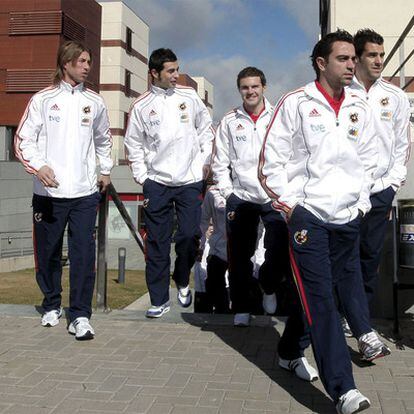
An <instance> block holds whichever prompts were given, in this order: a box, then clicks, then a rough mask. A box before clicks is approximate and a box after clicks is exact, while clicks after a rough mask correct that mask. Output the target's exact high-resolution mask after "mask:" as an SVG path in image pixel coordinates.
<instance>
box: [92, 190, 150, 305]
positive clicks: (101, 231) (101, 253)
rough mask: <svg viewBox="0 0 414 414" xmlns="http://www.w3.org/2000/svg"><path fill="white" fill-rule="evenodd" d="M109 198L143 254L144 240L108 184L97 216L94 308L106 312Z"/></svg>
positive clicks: (115, 192) (114, 191)
mask: <svg viewBox="0 0 414 414" xmlns="http://www.w3.org/2000/svg"><path fill="white" fill-rule="evenodd" d="M109 196H111V198H112V201H113V202H114V204H115V206H116V208H117V209H118V211H119V213H120V215H121V217H122V219H123V220H124V222H125V224H126V225H127V226H128V229H129V231H130V232H131V234H132V236H133V237H134V240H135V241H136V242H137V244H138V246H139V248H140V249H141V251H142V252H143V253H144V250H145V248H144V240H143V238H142V236H141V235H140V234H139V232H138V230H137V229H136V228H135V225H134V222H133V221H132V219H131V216H130V215H129V213H128V211H127V209H126V208H125V206H124V203H123V202H122V200H121V199H120V197H119V195H118V193H117V191H116V190H115V187H114V186H113V184H112V183H111V184H109V186H108V188H107V191H106V192H105V194H104V195H103V197H102V199H101V202H100V205H99V216H98V234H97V241H98V263H97V274H96V307H97V309H98V310H101V311H106V310H107V309H108V306H107V282H108V267H107V250H106V247H107V244H108V243H107V242H108V225H107V224H108V211H109Z"/></svg>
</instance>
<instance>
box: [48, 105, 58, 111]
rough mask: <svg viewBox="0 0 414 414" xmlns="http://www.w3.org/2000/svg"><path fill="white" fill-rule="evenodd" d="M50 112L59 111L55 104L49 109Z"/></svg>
mask: <svg viewBox="0 0 414 414" xmlns="http://www.w3.org/2000/svg"><path fill="white" fill-rule="evenodd" d="M50 110H51V111H60V108H59V107H58V106H57V104H54V105H53V106H52V107H51V108H50Z"/></svg>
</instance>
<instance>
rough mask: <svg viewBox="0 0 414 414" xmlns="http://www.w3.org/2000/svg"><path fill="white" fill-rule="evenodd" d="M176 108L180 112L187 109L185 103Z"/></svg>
mask: <svg viewBox="0 0 414 414" xmlns="http://www.w3.org/2000/svg"><path fill="white" fill-rule="evenodd" d="M178 107H179V108H180V109H181V111H185V110H186V109H187V105H186V104H185V102H183V103H181V104H180V105H179V106H178Z"/></svg>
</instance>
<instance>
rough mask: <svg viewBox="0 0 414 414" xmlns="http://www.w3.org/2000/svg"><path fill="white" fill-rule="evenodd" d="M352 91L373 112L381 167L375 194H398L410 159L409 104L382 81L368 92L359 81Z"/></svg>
mask: <svg viewBox="0 0 414 414" xmlns="http://www.w3.org/2000/svg"><path fill="white" fill-rule="evenodd" d="M349 89H350V90H351V91H352V92H354V93H356V94H358V95H360V96H361V97H362V98H363V99H365V100H366V101H367V102H368V104H369V106H370V107H371V109H372V113H373V117H374V123H375V132H376V136H377V143H378V147H377V151H378V167H377V170H376V171H375V174H374V179H375V182H374V186H373V188H372V190H371V192H372V193H378V192H380V191H382V190H385V189H386V188H388V187H390V186H392V188H393V189H394V190H395V191H397V190H398V189H399V188H400V187H401V185H403V184H404V181H405V178H406V176H407V167H406V164H407V162H408V158H409V155H410V147H411V142H410V127H409V119H410V103H409V101H408V98H407V95H406V94H405V93H404V91H402V90H401V89H400V88H398V87H397V86H395V85H392V84H391V83H389V82H387V81H385V80H384V79H382V78H379V79H377V80H376V81H375V83H374V84H373V85H372V86H371V87H370V89H369V91H368V92H367V91H366V89H365V87H364V86H363V85H362V84H361V83H359V82H358V80H357V79H356V78H354V81H353V82H352V84H351V85H350V86H349Z"/></svg>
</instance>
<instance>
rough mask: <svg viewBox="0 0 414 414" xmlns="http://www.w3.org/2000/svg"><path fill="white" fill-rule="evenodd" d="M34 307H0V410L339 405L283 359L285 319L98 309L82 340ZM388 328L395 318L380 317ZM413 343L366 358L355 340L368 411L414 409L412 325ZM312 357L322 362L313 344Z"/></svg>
mask: <svg viewBox="0 0 414 414" xmlns="http://www.w3.org/2000/svg"><path fill="white" fill-rule="evenodd" d="M39 322H40V318H39V315H38V314H37V312H36V310H35V309H34V308H33V307H31V306H13V305H0V413H15V414H27V413H29V414H46V413H54V414H65V413H68V414H69V413H70V414H72V413H116V414H119V413H151V414H156V413H159V414H169V413H174V414H186V413H191V414H193V413H195V414H210V413H212V414H213V413H219V414H226V413H244V414H258V413H297V414H299V413H301V414H304V413H332V414H333V413H335V410H334V408H333V405H332V403H331V401H330V400H329V399H328V398H327V397H326V394H325V393H324V391H323V389H322V386H321V382H320V381H317V382H315V383H312V384H308V383H306V382H303V381H300V380H299V379H297V378H295V377H294V376H293V375H292V374H290V373H289V372H286V371H283V370H282V369H280V368H279V367H278V366H277V355H276V352H275V349H276V344H277V342H278V340H279V338H280V333H281V332H282V330H283V326H284V323H283V320H282V319H279V318H269V317H258V318H256V319H255V320H254V321H253V325H252V326H251V327H250V328H244V329H243V328H234V327H232V326H231V317H230V316H214V315H194V314H190V313H181V309H180V308H178V307H177V305H174V306H173V308H172V310H171V312H170V313H168V314H166V315H165V318H163V319H162V320H161V321H160V320H147V319H145V317H144V315H143V311H140V310H124V311H114V312H111V313H109V314H102V313H101V314H95V315H94V318H93V325H94V327H95V329H96V333H97V335H96V338H95V339H94V340H93V341H87V342H78V341H76V340H75V339H74V338H73V337H72V336H70V335H69V334H68V333H67V332H66V324H65V321H64V320H61V323H60V324H59V325H58V326H56V327H54V328H43V327H41V326H40V323H39ZM377 326H378V327H379V330H380V332H382V331H383V332H386V331H387V330H389V328H390V323H389V322H386V323H385V322H383V324H382V325H381V323H379V324H377ZM402 326H403V330H404V332H405V333H406V336H405V338H404V341H403V343H404V344H405V350H397V349H396V347H395V345H394V344H392V343H391V342H388V343H389V345H390V346H391V349H392V355H390V356H389V357H387V358H383V359H380V360H378V362H376V364H375V365H374V364H372V365H364V364H361V363H360V362H359V361H358V356H357V354H356V353H355V351H354V350H355V349H356V343H355V340H349V342H348V343H349V346H350V351H351V354H352V357H353V360H354V373H355V378H356V381H357V384H358V386H359V388H360V389H361V391H362V392H363V393H364V394H366V395H367V396H368V397H369V398H370V399H371V402H372V408H371V409H369V410H367V411H366V412H367V413H383V414H399V413H411V414H414V329H413V322H412V321H410V320H404V321H403V324H402ZM307 356H308V358H309V359H310V360H311V361H312V363H314V361H313V358H312V356H311V352H310V351H309V352H308V354H307Z"/></svg>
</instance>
